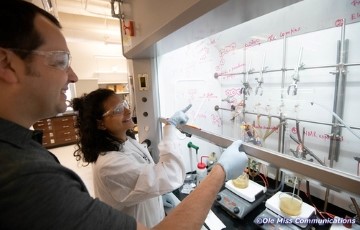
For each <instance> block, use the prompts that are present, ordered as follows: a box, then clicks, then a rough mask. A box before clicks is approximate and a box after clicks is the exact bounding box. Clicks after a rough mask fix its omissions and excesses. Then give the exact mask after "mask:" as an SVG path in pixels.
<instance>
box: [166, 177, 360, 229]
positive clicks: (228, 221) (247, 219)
mask: <svg viewBox="0 0 360 230" xmlns="http://www.w3.org/2000/svg"><path fill="white" fill-rule="evenodd" d="M268 180H269V186H270V189H272V188H275V181H274V180H272V179H268ZM256 182H259V181H256ZM224 189H225V186H223V188H221V190H220V191H222V190H224ZM270 189H269V190H270ZM292 191H293V188H291V187H289V186H287V185H284V189H283V192H292ZM275 193H276V192H274V193H273V194H275ZM173 194H174V195H175V196H176V197H177V198H178V199H179V200H180V201H181V200H183V199H184V198H185V197H186V196H187V195H188V194H184V193H182V192H181V187H180V188H179V189H177V190H175V191H173ZM273 194H270V193H269V194H268V193H265V199H264V200H263V201H262V202H261V203H260V204H259V205H258V206H257V207H256V208H254V209H253V210H252V211H250V212H249V213H248V214H247V215H246V216H244V217H243V218H242V219H240V218H238V217H236V216H235V215H233V214H232V213H230V212H229V211H227V210H226V209H225V208H224V207H222V206H221V205H220V204H219V203H218V202H216V201H214V203H213V205H212V207H211V210H212V212H213V213H214V214H215V215H216V216H217V217H218V218H219V219H220V220H221V221H222V222H223V224H224V225H225V226H226V228H225V229H226V230H231V229H249V230H250V229H251V230H253V229H276V227H275V228H274V226H273V225H271V224H265V225H263V227H260V225H257V224H256V223H255V222H254V221H255V220H256V219H257V218H258V216H259V215H260V214H262V213H263V212H264V211H265V210H266V207H265V202H266V200H268V199H269V198H271V197H272V195H273ZM299 195H300V197H301V198H302V200H303V201H304V202H305V203H307V204H311V202H310V200H309V199H308V198H307V196H306V194H305V193H304V192H302V191H300V193H299ZM311 201H312V202H313V204H314V205H315V206H316V207H317V208H319V209H323V207H324V201H322V200H320V199H318V198H316V197H313V196H311ZM254 202H255V201H254ZM327 212H328V213H331V214H333V215H335V216H339V217H341V218H345V217H346V216H348V217H354V214H353V213H351V212H349V211H347V210H344V209H342V208H339V207H336V206H334V205H332V204H327ZM311 218H316V217H315V215H313V216H311ZM204 226H205V225H204ZM292 226H293V227H291V228H286V225H281V229H300V230H306V229H320V230H323V229H324V230H325V229H330V228H331V225H330V224H325V225H321V226H320V225H308V226H306V227H305V228H300V227H298V226H295V225H292ZM205 227H206V226H205ZM341 227H343V226H341ZM337 229H338V228H337ZM356 229H357V228H356Z"/></svg>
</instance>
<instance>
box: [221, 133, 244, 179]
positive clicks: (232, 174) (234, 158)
mask: <svg viewBox="0 0 360 230" xmlns="http://www.w3.org/2000/svg"><path fill="white" fill-rule="evenodd" d="M241 144H242V141H241V140H237V141H234V142H233V143H232V144H231V145H230V146H229V147H228V148H227V149H226V150H225V151H224V152H223V153H222V154H221V156H220V158H219V160H218V162H217V163H218V164H220V165H221V166H222V167H223V169H224V171H225V173H226V180H231V179H235V178H237V177H238V176H240V175H241V174H242V173H243V172H244V170H245V168H246V166H247V164H248V158H247V156H246V154H245V153H244V152H240V151H239V147H240V146H241Z"/></svg>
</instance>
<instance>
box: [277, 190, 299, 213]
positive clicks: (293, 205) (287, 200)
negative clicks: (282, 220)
mask: <svg viewBox="0 0 360 230" xmlns="http://www.w3.org/2000/svg"><path fill="white" fill-rule="evenodd" d="M302 202H303V201H302V199H301V197H299V196H298V195H296V194H293V193H291V192H282V193H280V195H279V206H280V210H281V211H282V212H283V213H285V214H287V215H289V216H298V215H300V214H301V206H302Z"/></svg>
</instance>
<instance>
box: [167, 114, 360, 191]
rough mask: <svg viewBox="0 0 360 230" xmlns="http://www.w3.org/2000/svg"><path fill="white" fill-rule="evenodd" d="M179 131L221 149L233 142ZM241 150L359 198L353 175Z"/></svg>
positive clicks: (274, 154) (192, 129) (256, 149)
mask: <svg viewBox="0 0 360 230" xmlns="http://www.w3.org/2000/svg"><path fill="white" fill-rule="evenodd" d="M160 122H162V123H166V119H165V118H160ZM179 129H180V130H181V131H183V132H186V133H190V134H193V135H195V136H197V137H199V138H201V139H204V140H206V141H208V142H210V143H213V144H215V145H217V146H220V147H222V148H227V147H228V146H230V144H231V143H232V142H233V141H234V139H229V138H225V137H222V136H220V135H217V134H213V133H210V132H207V131H204V130H201V129H199V128H196V127H193V126H189V125H181V126H179ZM242 148H243V150H244V151H245V152H246V154H248V155H249V156H252V157H255V158H257V159H259V160H262V161H264V162H267V163H268V164H269V166H271V167H274V168H280V169H285V170H288V171H291V172H294V173H297V174H300V175H303V176H304V177H306V178H308V179H310V180H311V179H313V180H315V181H318V182H321V183H323V184H324V185H325V186H329V187H334V189H336V190H339V189H340V190H342V191H347V192H349V193H352V194H355V195H356V196H360V190H359V188H360V178H359V177H357V176H355V175H351V174H348V173H345V172H341V171H339V170H336V169H331V168H328V167H325V166H322V165H319V164H315V163H312V162H305V161H303V160H300V159H297V158H295V157H292V156H289V155H285V154H281V153H279V152H275V151H273V150H270V149H265V148H262V147H259V146H255V145H251V144H248V143H243V144H242Z"/></svg>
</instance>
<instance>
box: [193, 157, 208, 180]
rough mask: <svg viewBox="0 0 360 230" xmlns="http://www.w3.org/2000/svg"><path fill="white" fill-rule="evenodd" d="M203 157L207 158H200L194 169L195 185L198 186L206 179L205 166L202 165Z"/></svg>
mask: <svg viewBox="0 0 360 230" xmlns="http://www.w3.org/2000/svg"><path fill="white" fill-rule="evenodd" d="M203 157H208V156H202V157H201V160H200V162H199V163H198V164H197V168H196V178H197V183H196V184H197V185H198V184H200V182H201V181H202V180H203V179H204V178H205V177H206V175H207V168H206V164H205V163H203V160H202V159H203Z"/></svg>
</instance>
